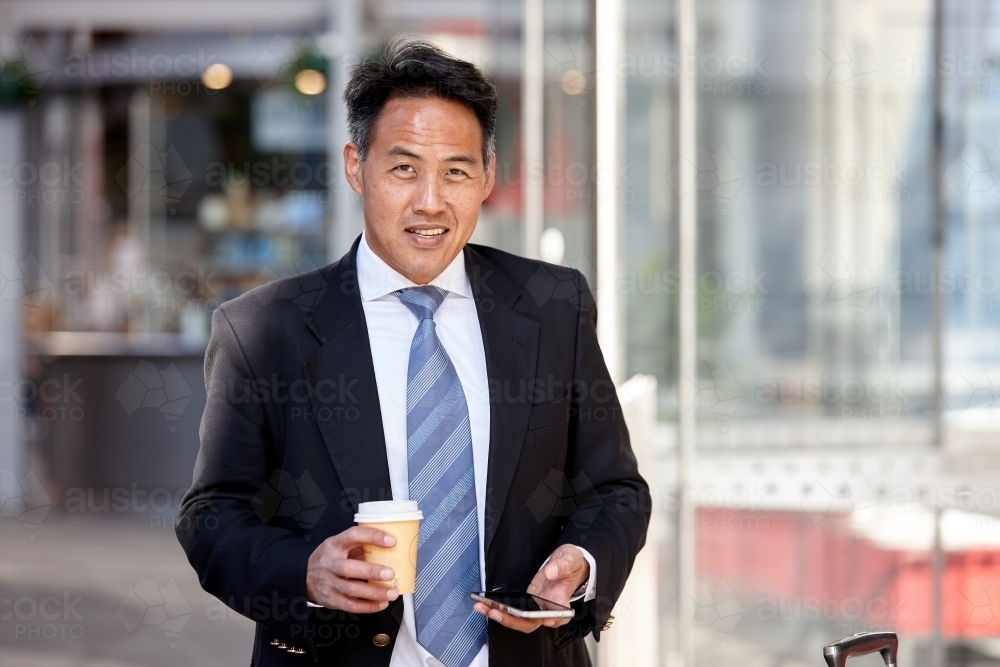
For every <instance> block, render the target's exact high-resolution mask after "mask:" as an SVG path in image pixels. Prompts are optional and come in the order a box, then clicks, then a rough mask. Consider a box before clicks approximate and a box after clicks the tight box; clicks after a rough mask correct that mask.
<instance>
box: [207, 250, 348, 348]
mask: <svg viewBox="0 0 1000 667" xmlns="http://www.w3.org/2000/svg"><path fill="white" fill-rule="evenodd" d="M333 266H334V265H327V266H323V267H320V268H318V269H313V270H311V271H306V272H304V273H300V274H297V275H294V276H289V277H286V278H279V279H277V280H272V281H271V282H269V283H266V284H264V285H260V286H258V287H255V288H253V289H251V290H248V291H247V292H244V293H243V294H241V295H240V296H238V297H236V298H234V299H230V300H229V301H226V302H225V303H223V304H222V305H220V306H219V310H220V311H221V315H223V316H224V317H225V319H226V321H227V322H228V325H229V326H230V327H232V329H233V332H234V333H235V335H236V336H237V338H238V339H239V340H240V342H241V344H242V345H243V346H244V348H245V349H246V352H247V353H248V355H251V356H257V355H259V354H267V353H268V351H269V350H270V351H272V352H273V350H274V349H276V348H277V349H289V344H290V343H293V341H301V340H303V339H304V337H306V336H309V337H310V338H311V334H309V333H308V328H309V319H310V317H311V316H312V313H313V311H314V310H315V308H316V305H317V303H318V302H319V300H320V298H321V297H322V296H323V294H324V292H325V291H326V289H327V274H328V272H329V271H330V269H331V268H332V267H333ZM214 334H215V332H214V331H213V335H214ZM291 347H292V348H293V349H294V348H295V347H298V345H292V346H291Z"/></svg>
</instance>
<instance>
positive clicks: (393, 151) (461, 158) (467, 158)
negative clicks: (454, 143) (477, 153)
mask: <svg viewBox="0 0 1000 667" xmlns="http://www.w3.org/2000/svg"><path fill="white" fill-rule="evenodd" d="M388 155H402V156H403V157H408V158H413V159H414V160H421V161H422V160H423V158H422V157H421V156H419V155H417V154H416V153H414V152H413V151H410V150H407V149H405V148H403V147H402V146H393V147H392V148H390V149H389V151H388ZM442 162H466V163H468V164H478V162H479V161H478V160H477V159H476V158H474V157H472V156H471V155H451V156H449V157H446V158H444V159H443V160H442Z"/></svg>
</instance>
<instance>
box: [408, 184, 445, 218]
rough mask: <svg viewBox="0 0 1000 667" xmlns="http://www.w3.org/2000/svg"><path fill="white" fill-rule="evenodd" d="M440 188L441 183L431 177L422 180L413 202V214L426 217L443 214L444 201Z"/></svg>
mask: <svg viewBox="0 0 1000 667" xmlns="http://www.w3.org/2000/svg"><path fill="white" fill-rule="evenodd" d="M441 186H442V183H441V181H440V180H439V179H437V178H434V177H433V176H425V177H424V178H422V179H421V182H420V187H419V190H418V192H417V195H416V197H415V198H414V200H413V212H414V213H420V214H422V215H425V216H428V217H435V216H438V215H440V214H442V213H444V210H445V200H444V196H443V194H442V192H441Z"/></svg>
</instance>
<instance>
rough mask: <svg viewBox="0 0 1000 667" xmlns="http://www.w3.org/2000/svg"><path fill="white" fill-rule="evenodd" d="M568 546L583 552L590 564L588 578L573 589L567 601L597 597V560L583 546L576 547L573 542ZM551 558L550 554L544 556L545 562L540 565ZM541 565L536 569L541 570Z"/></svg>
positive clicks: (587, 599) (587, 600) (588, 600)
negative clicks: (546, 556)
mask: <svg viewBox="0 0 1000 667" xmlns="http://www.w3.org/2000/svg"><path fill="white" fill-rule="evenodd" d="M570 546H571V547H576V548H577V549H579V550H580V553H581V554H583V557H584V558H586V559H587V563H588V564H589V565H590V579H589V580H588V581H587V582H586V583H585V584H581V585H580V587H579V588H577V589H576V590H575V591H573V596H572V597H570V599H569V601H570V602H576V601H577V600H579V599H581V598H582V599H583V601H584V602H590V601H591V600H593V599H594V598H595V597H597V561H595V560H594V557H593V556H591V555H590V552H589V551H587V550H586V549H584V548H583V547H578V546H576V545H575V544H571V545H570ZM551 558H552V556H549V557H548V558H546V559H545V562H544V563H542V567H545V566H546V565H547V564H548V562H549V560H550V559H551ZM542 567H540V568H538V569H539V570H541V569H542Z"/></svg>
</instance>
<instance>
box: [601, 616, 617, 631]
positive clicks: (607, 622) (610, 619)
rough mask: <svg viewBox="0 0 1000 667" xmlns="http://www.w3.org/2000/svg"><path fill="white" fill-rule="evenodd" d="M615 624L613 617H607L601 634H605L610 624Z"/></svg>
mask: <svg viewBox="0 0 1000 667" xmlns="http://www.w3.org/2000/svg"><path fill="white" fill-rule="evenodd" d="M614 622H615V617H614V616H608V620H606V621H605V622H604V627H602V628H601V632H607V631H608V630H610V629H611V624H612V623H614Z"/></svg>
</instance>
